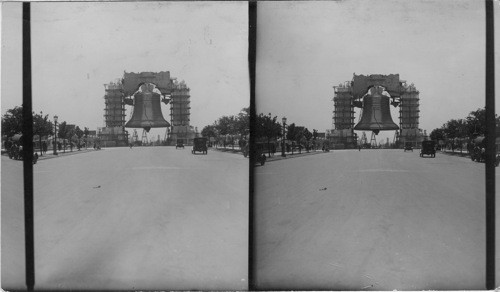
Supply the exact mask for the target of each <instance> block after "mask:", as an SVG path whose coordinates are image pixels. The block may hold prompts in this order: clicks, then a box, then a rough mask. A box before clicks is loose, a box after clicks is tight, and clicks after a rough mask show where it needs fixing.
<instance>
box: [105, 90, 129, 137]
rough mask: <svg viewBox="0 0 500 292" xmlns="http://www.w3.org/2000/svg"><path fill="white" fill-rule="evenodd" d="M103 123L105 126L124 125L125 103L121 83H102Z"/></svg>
mask: <svg viewBox="0 0 500 292" xmlns="http://www.w3.org/2000/svg"><path fill="white" fill-rule="evenodd" d="M104 88H105V91H106V94H105V95H104V105H105V107H104V123H105V125H106V127H122V126H124V125H125V103H124V102H123V93H122V88H121V84H119V83H113V82H111V83H109V84H104Z"/></svg>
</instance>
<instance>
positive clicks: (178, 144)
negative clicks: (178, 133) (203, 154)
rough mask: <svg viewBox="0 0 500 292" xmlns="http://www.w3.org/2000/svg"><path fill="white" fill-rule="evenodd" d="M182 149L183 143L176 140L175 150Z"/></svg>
mask: <svg viewBox="0 0 500 292" xmlns="http://www.w3.org/2000/svg"><path fill="white" fill-rule="evenodd" d="M177 148H182V149H184V141H183V140H181V139H177V143H175V149H177Z"/></svg>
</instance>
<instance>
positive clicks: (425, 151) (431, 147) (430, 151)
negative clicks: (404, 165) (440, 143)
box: [420, 140, 436, 158]
mask: <svg viewBox="0 0 500 292" xmlns="http://www.w3.org/2000/svg"><path fill="white" fill-rule="evenodd" d="M424 155H430V156H431V157H433V158H434V157H436V142H435V141H430V140H427V141H422V149H420V157H424Z"/></svg>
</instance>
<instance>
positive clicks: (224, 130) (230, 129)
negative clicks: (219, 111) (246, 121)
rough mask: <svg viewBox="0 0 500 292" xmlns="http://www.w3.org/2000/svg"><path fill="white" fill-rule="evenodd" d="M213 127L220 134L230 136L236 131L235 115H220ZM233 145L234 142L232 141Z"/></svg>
mask: <svg viewBox="0 0 500 292" xmlns="http://www.w3.org/2000/svg"><path fill="white" fill-rule="evenodd" d="M215 128H216V129H217V132H218V133H219V135H221V136H227V135H230V136H231V138H232V135H234V134H235V131H236V118H235V116H222V117H220V118H219V120H217V123H216V126H215ZM225 141H226V140H225V139H224V148H225V147H226V144H225ZM233 147H234V143H233Z"/></svg>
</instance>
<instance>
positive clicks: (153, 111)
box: [125, 83, 170, 132]
mask: <svg viewBox="0 0 500 292" xmlns="http://www.w3.org/2000/svg"><path fill="white" fill-rule="evenodd" d="M155 88H156V87H155V85H153V84H151V83H145V84H142V85H141V86H140V89H139V90H138V91H137V92H136V93H134V100H133V105H134V111H133V113H132V118H130V121H128V122H127V123H126V124H125V128H143V129H144V130H145V131H146V132H149V130H151V128H166V127H170V123H169V122H167V121H166V120H165V118H163V115H162V112H161V95H160V94H159V93H157V92H154V90H155Z"/></svg>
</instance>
